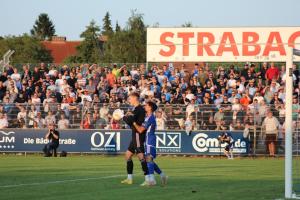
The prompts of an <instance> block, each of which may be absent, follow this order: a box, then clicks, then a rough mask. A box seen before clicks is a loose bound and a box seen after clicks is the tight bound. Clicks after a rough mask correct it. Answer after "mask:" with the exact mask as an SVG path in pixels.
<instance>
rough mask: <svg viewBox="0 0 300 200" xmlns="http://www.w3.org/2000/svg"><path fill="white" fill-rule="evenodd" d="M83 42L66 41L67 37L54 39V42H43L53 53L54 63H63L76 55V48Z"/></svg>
mask: <svg viewBox="0 0 300 200" xmlns="http://www.w3.org/2000/svg"><path fill="white" fill-rule="evenodd" d="M80 43H81V41H66V37H57V36H55V37H53V38H52V41H42V44H43V45H44V46H45V48H46V49H48V50H49V51H50V52H51V55H52V57H53V62H54V63H62V62H63V60H64V59H66V58H67V57H69V56H73V55H76V52H77V50H76V47H77V46H78V45H79V44H80Z"/></svg>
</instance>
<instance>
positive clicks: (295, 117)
mask: <svg viewBox="0 0 300 200" xmlns="http://www.w3.org/2000/svg"><path fill="white" fill-rule="evenodd" d="M292 109H293V113H292V117H293V120H294V121H297V120H299V113H300V105H299V103H298V98H297V96H294V97H293V105H292Z"/></svg>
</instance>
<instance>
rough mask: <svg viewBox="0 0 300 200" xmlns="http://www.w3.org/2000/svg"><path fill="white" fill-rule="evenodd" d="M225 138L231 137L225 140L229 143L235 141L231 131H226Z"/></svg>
mask: <svg viewBox="0 0 300 200" xmlns="http://www.w3.org/2000/svg"><path fill="white" fill-rule="evenodd" d="M225 138H226V139H227V138H229V140H228V141H225V142H226V143H228V144H231V143H233V142H234V139H233V138H232V136H231V134H230V133H225Z"/></svg>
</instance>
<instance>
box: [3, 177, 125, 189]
mask: <svg viewBox="0 0 300 200" xmlns="http://www.w3.org/2000/svg"><path fill="white" fill-rule="evenodd" d="M121 176H125V175H114V176H103V177H95V178H79V179H68V180H60V181H49V182H40V183H24V184H15V185H0V188H13V187H21V186H35V185H49V184H57V183H67V182H77V181H89V180H100V179H108V178H117V177H121Z"/></svg>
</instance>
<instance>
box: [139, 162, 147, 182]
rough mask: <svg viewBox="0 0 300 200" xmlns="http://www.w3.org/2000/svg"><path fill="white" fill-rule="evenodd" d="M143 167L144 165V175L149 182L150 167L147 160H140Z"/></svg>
mask: <svg viewBox="0 0 300 200" xmlns="http://www.w3.org/2000/svg"><path fill="white" fill-rule="evenodd" d="M140 162H141V165H142V169H143V171H144V175H145V180H146V181H149V180H148V179H149V171H148V166H147V162H146V160H145V159H142V160H140Z"/></svg>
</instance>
